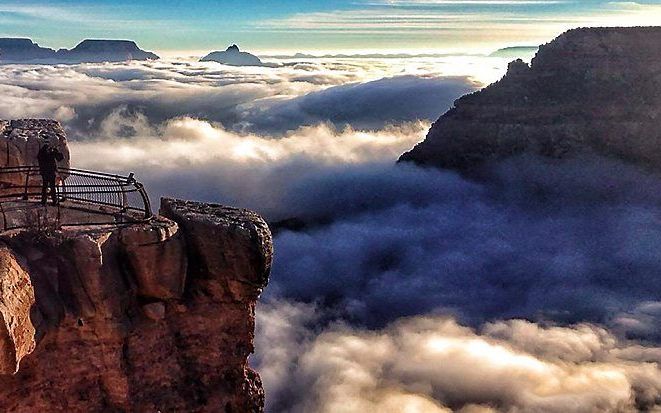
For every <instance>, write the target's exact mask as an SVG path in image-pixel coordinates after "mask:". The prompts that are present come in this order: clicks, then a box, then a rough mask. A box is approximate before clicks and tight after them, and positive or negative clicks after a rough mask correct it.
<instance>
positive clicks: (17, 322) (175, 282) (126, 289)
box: [0, 199, 272, 412]
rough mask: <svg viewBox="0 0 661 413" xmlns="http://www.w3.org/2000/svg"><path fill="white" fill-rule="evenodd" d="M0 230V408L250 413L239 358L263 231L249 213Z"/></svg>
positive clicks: (246, 339) (216, 209)
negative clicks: (40, 229) (45, 229)
mask: <svg viewBox="0 0 661 413" xmlns="http://www.w3.org/2000/svg"><path fill="white" fill-rule="evenodd" d="M162 211H163V214H164V215H167V216H168V217H170V218H171V219H170V218H167V217H158V218H156V219H154V220H152V221H151V222H148V223H142V224H135V225H129V226H123V227H122V226H96V227H83V228H75V229H68V230H65V231H60V232H54V233H41V234H37V233H34V232H29V231H12V232H6V233H3V234H1V235H0V263H1V264H2V265H1V268H2V271H3V272H2V280H1V281H2V284H0V287H1V288H0V315H1V316H2V318H0V410H1V411H5V412H42V411H48V412H156V411H162V412H175V411H177V412H183V411H187V412H259V411H262V410H263V406H264V400H263V398H264V393H263V389H262V386H261V381H260V379H259V375H258V374H257V373H255V372H253V371H252V370H251V369H250V368H249V367H248V366H247V359H248V356H249V355H250V353H252V351H253V335H254V321H255V320H254V310H255V304H256V300H257V297H258V296H259V293H260V292H261V291H262V289H263V288H264V287H265V286H266V283H267V281H268V275H269V271H270V265H271V259H272V245H271V235H270V232H269V230H268V227H267V226H266V224H265V223H264V221H263V220H262V219H261V218H260V217H259V216H257V215H256V214H254V213H252V212H249V211H245V210H238V209H233V208H227V207H222V206H219V205H208V204H200V203H194V202H187V201H179V200H169V199H164V200H163V206H162Z"/></svg>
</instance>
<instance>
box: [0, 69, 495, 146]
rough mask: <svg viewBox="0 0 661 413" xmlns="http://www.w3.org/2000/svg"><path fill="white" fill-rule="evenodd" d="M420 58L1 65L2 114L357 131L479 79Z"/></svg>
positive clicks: (439, 100) (81, 132)
mask: <svg viewBox="0 0 661 413" xmlns="http://www.w3.org/2000/svg"><path fill="white" fill-rule="evenodd" d="M487 60H488V59H487ZM501 63H502V62H501ZM424 65H426V63H423V62H416V61H415V60H413V63H410V64H409V65H403V66H401V67H394V68H393V67H390V66H386V65H383V63H381V64H380V66H379V63H378V62H375V61H374V60H368V61H360V60H354V61H348V62H342V63H339V62H333V61H327V60H326V59H312V60H311V61H308V62H296V61H289V62H287V63H286V64H285V65H283V66H282V67H279V68H255V67H252V68H236V67H228V66H223V65H220V64H217V63H213V62H211V63H198V62H187V61H169V62H168V61H163V62H160V61H159V62H133V63H127V64H83V65H73V66H65V65H62V66H46V65H41V66H30V65H4V66H0V93H2V95H3V101H2V102H1V103H0V117H2V118H9V119H11V118H20V117H53V118H56V119H58V120H60V121H62V122H63V123H64V125H65V127H66V129H67V130H68V132H69V134H70V137H71V138H73V139H87V138H90V137H92V138H108V132H109V131H108V130H107V129H105V128H104V126H105V125H107V124H108V123H113V122H115V121H116V114H117V113H118V112H121V113H122V114H123V115H124V116H129V117H135V116H144V117H145V119H146V120H147V121H148V122H149V123H152V124H160V123H163V122H166V121H168V120H171V119H174V118H177V117H192V118H201V119H205V120H208V121H211V122H217V123H222V124H223V125H224V127H225V128H227V129H230V130H234V131H243V132H251V131H252V132H260V133H268V134H271V135H274V134H277V135H282V134H283V133H285V132H287V131H290V130H296V129H298V128H299V127H301V126H311V125H316V124H318V123H324V122H329V123H333V124H335V125H336V126H337V127H339V128H343V127H345V126H347V125H351V126H353V127H354V128H356V129H364V128H381V127H383V126H384V125H388V124H392V123H397V122H403V121H409V122H410V121H416V120H427V121H429V120H432V119H434V118H436V117H438V116H439V115H440V114H441V113H443V112H444V111H445V110H447V109H448V108H449V107H450V106H451V104H452V102H453V100H454V99H456V98H457V97H459V96H461V95H462V94H464V93H465V92H468V91H471V90H474V89H475V88H476V87H477V86H478V85H477V84H476V83H475V82H474V81H472V80H470V79H468V78H467V77H466V76H463V77H458V76H445V75H442V74H440V73H438V72H437V71H436V72H434V71H432V73H431V74H429V73H428V74H426V75H425V76H421V75H420V71H419V68H420V67H421V66H424ZM378 79H381V80H378ZM370 81H371V83H370ZM360 82H367V83H364V84H361V83H360ZM352 83H353V84H352ZM346 84H350V85H347V86H341V85H346ZM110 132H114V133H122V135H123V136H132V135H135V134H137V133H139V132H140V131H134V130H132V129H130V128H125V129H116V130H113V131H110Z"/></svg>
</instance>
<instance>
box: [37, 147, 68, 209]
mask: <svg viewBox="0 0 661 413" xmlns="http://www.w3.org/2000/svg"><path fill="white" fill-rule="evenodd" d="M62 159H64V155H62V153H61V152H60V151H58V150H57V148H55V147H52V146H50V145H49V144H48V143H46V144H44V146H42V147H41V148H40V149H39V153H38V154H37V161H38V162H39V173H40V174H41V182H42V183H41V204H42V205H46V200H47V198H48V190H49V189H50V191H51V196H52V199H53V205H54V206H55V205H57V190H56V188H55V179H56V177H57V162H58V161H61V160H62Z"/></svg>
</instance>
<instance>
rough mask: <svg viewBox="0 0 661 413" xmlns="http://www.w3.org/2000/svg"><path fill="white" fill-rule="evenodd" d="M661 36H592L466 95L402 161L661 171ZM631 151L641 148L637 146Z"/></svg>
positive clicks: (584, 33) (608, 31) (564, 38)
mask: <svg viewBox="0 0 661 413" xmlns="http://www.w3.org/2000/svg"><path fill="white" fill-rule="evenodd" d="M659 56H661V27H634V28H586V29H576V30H571V31H569V32H566V33H564V34H563V35H561V36H559V37H558V38H557V39H555V40H553V41H552V42H550V43H549V44H546V45H543V46H541V47H540V49H539V52H538V53H537V55H536V56H535V58H534V59H533V61H532V64H531V65H530V66H528V65H527V64H526V63H524V62H523V61H520V60H519V61H515V62H512V63H511V64H510V66H509V70H508V72H507V74H506V75H505V77H504V78H503V79H502V80H500V81H499V82H496V83H494V84H492V85H490V86H488V87H486V88H485V89H483V90H481V91H479V92H476V93H473V94H470V95H467V96H464V97H462V98H460V99H459V100H457V101H456V102H455V107H454V108H452V109H451V110H450V111H448V112H447V113H446V114H444V115H443V116H441V118H440V119H438V121H436V122H435V123H434V125H433V126H432V128H431V130H430V131H429V133H428V135H427V137H426V139H425V140H424V142H421V143H420V144H418V145H417V146H416V147H415V148H413V149H412V150H411V151H410V152H407V153H405V154H404V155H402V157H401V158H400V160H402V161H413V162H416V163H418V164H423V165H432V166H438V167H443V168H452V169H456V170H460V171H468V170H471V169H472V168H474V167H476V166H478V165H481V164H483V163H485V162H488V161H490V160H498V159H503V158H506V157H510V156H513V155H518V154H522V153H531V154H536V155H542V156H550V157H565V156H568V155H573V154H576V153H580V152H592V153H597V154H600V155H605V156H612V157H617V158H619V159H622V160H625V161H630V162H634V163H636V164H639V165H643V166H646V167H650V168H655V169H660V168H661V60H660V59H659ZM632 142H635V143H636V144H635V145H633V144H632Z"/></svg>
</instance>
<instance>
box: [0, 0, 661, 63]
mask: <svg viewBox="0 0 661 413" xmlns="http://www.w3.org/2000/svg"><path fill="white" fill-rule="evenodd" d="M659 21H661V0H657V1H638V2H614V1H604V0H582V1H575V0H333V1H323V0H279V1H276V0H264V1H240V0H218V1H211V0H202V1H194V2H191V1H175V0H160V1H156V0H132V1H128V0H113V1H110V0H95V1H89V0H84V1H71V0H55V1H20V2H17V1H0V36H20V37H30V38H32V39H34V40H35V41H38V42H39V43H40V44H42V45H45V46H49V47H54V48H59V47H71V46H73V45H75V44H76V43H77V41H79V40H81V39H83V38H130V39H134V40H136V41H138V43H139V44H140V45H141V46H142V47H144V48H148V49H153V50H157V51H168V50H171V51H205V50H211V49H219V48H222V47H224V46H226V45H227V44H229V43H239V44H240V45H242V46H243V47H244V48H249V49H252V50H258V51H270V50H274V51H275V50H282V51H285V50H289V51H313V50H328V51H332V50H338V51H340V50H399V51H401V50H437V51H444V50H457V49H488V48H493V47H500V46H506V45H515V44H538V43H540V42H544V41H548V40H550V38H552V37H554V36H555V35H557V34H559V33H560V32H562V31H564V30H566V29H568V28H571V27H577V26H594V25H652V24H655V23H656V22H659Z"/></svg>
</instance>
